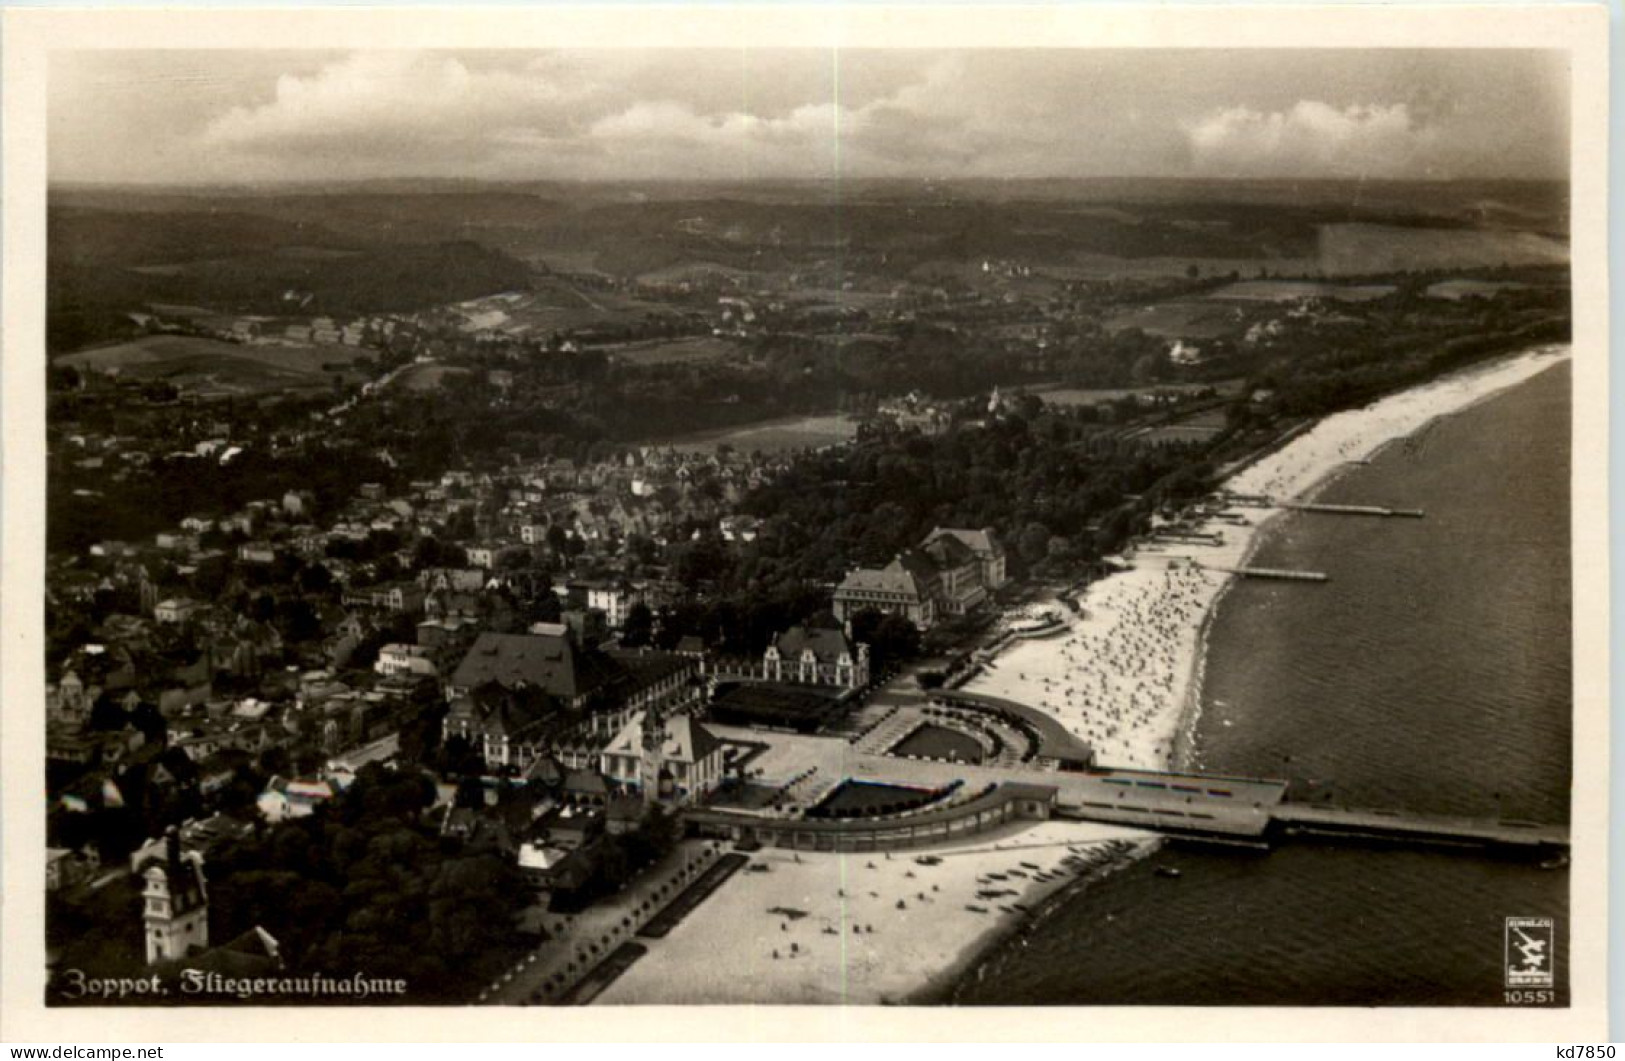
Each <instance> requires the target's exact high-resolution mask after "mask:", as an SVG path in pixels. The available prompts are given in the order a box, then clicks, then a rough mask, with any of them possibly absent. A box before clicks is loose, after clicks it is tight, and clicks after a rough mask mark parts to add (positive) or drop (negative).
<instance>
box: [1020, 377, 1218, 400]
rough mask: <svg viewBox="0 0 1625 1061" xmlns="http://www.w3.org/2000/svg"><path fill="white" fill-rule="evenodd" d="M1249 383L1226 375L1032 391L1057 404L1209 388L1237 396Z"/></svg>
mask: <svg viewBox="0 0 1625 1061" xmlns="http://www.w3.org/2000/svg"><path fill="white" fill-rule="evenodd" d="M1245 385H1246V380H1240V379H1226V380H1219V381H1217V382H1215V383H1167V384H1163V385H1162V386H1158V387H1066V386H1053V387H1035V388H1032V393H1033V394H1036V395H1038V396H1039V397H1040V398H1042V399H1044V401H1046V402H1049V403H1050V404H1053V405H1098V404H1100V403H1101V402H1115V401H1118V400H1120V399H1122V398H1133V397H1137V396H1138V395H1141V394H1202V393H1205V392H1206V391H1208V390H1212V391H1213V392H1215V393H1216V394H1219V395H1221V396H1224V397H1233V396H1234V395H1237V394H1240V393H1241V391H1242V388H1243V387H1244V386H1245Z"/></svg>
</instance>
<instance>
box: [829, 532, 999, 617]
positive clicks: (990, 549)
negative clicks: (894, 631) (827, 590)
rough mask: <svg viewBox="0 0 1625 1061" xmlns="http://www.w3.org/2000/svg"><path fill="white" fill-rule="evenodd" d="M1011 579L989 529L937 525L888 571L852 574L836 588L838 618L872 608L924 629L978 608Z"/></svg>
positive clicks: (882, 569) (897, 559) (900, 555)
mask: <svg viewBox="0 0 1625 1061" xmlns="http://www.w3.org/2000/svg"><path fill="white" fill-rule="evenodd" d="M1007 581H1009V579H1008V577H1007V576H1006V574H1005V554H1004V549H1003V547H1002V546H1000V545H999V542H998V539H997V538H996V537H994V534H993V532H992V531H991V530H989V529H986V528H984V529H982V530H961V529H958V528H953V527H936V528H934V529H933V530H932V531H931V533H930V534H928V535H926V536H925V540H924V541H922V542H921V543H920V546H919V547H918V548H917V549H911V550H910V551H908V552H906V553H900V554H899V555H898V556H897V557H896V558H895V559H893V560H892V562H891V563H890V564H888V565H886V566H885V567H881V568H864V567H860V568H857V569H856V570H854V571H852V572H851V573H849V574H848V575H847V576H846V578H845V579H844V580H843V581H842V582H841V584H840V586H839V587H837V588H836V590H835V600H834V610H835V616H836V618H838V619H841V620H842V621H845V620H848V619H850V618H851V617H852V616H854V615H856V614H857V613H858V612H861V611H864V610H866V609H873V610H875V611H879V612H885V613H888V614H891V615H900V616H902V617H903V618H905V619H907V620H909V621H910V622H912V623H913V624H914V625H915V626H917V627H919V628H920V629H921V630H925V629H927V628H929V627H930V626H932V625H933V624H934V623H936V622H937V620H938V619H939V618H941V617H942V616H948V615H964V614H965V613H966V612H969V611H973V610H975V609H976V608H978V607H980V606H981V605H982V604H983V603H985V602H986V601H987V599H988V598H989V597H990V596H991V595H992V593H993V592H994V591H995V590H997V589H998V588H999V587H1001V586H1003V585H1004V584H1005V583H1006V582H1007Z"/></svg>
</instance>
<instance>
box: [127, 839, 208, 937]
mask: <svg viewBox="0 0 1625 1061" xmlns="http://www.w3.org/2000/svg"><path fill="white" fill-rule="evenodd" d="M142 876H143V877H145V878H146V882H147V883H146V888H145V889H144V890H143V891H142V893H141V894H142V899H143V900H144V902H145V904H146V905H145V908H144V910H143V913H142V920H143V921H145V922H146V929H147V964H148V965H153V964H156V963H157V962H162V961H169V960H171V959H175V958H184V957H185V956H186V955H187V954H188V953H189V952H190V951H191V950H192V949H193V948H196V949H198V950H205V949H207V948H208V946H209V897H208V893H207V891H206V890H205V889H204V885H203V860H202V858H200V857H199V856H197V855H190V856H187V855H183V854H182V853H181V834H180V830H179V829H177V828H175V826H173V825H171V826H170V827H169V831H168V832H167V833H166V834H165V836H164V857H163V859H162V860H156V859H155V860H153V861H151V862H149V863H147V866H146V868H145V869H144V870H143V871H142Z"/></svg>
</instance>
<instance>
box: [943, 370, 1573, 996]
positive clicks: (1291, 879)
mask: <svg viewBox="0 0 1625 1061" xmlns="http://www.w3.org/2000/svg"><path fill="white" fill-rule="evenodd" d="M1570 377H1571V371H1570V367H1569V365H1568V363H1567V362H1562V363H1560V364H1558V365H1557V366H1555V367H1553V368H1551V369H1549V370H1547V371H1545V372H1543V373H1541V374H1539V375H1537V376H1535V377H1533V378H1532V379H1530V380H1528V381H1526V382H1524V383H1522V384H1520V385H1518V386H1516V387H1514V388H1511V389H1509V390H1507V391H1503V392H1501V393H1499V394H1497V395H1494V396H1492V397H1490V398H1488V399H1486V400H1484V401H1481V402H1479V403H1478V404H1475V405H1473V406H1471V407H1469V408H1468V409H1465V410H1463V411H1461V412H1459V413H1457V414H1455V415H1452V416H1448V417H1442V418H1440V419H1437V420H1435V421H1433V422H1432V423H1431V424H1430V425H1428V426H1427V427H1425V428H1423V429H1422V430H1420V431H1418V432H1417V433H1415V434H1413V435H1411V436H1410V437H1408V438H1405V439H1402V440H1398V441H1395V442H1393V443H1390V444H1389V445H1388V446H1386V447H1384V448H1383V449H1382V450H1381V451H1380V452H1379V453H1378V454H1377V455H1376V456H1375V457H1373V459H1372V460H1371V461H1370V462H1369V463H1368V464H1365V465H1357V466H1350V467H1349V468H1348V469H1347V470H1345V471H1343V472H1342V473H1340V474H1338V475H1337V476H1335V477H1334V478H1332V479H1331V480H1329V481H1328V482H1327V483H1325V484H1324V485H1323V486H1322V488H1321V489H1320V492H1319V495H1318V499H1319V500H1323V501H1328V502H1341V503H1347V504H1361V503H1364V504H1379V505H1385V506H1390V507H1398V508H1420V509H1424V510H1425V512H1426V515H1425V518H1423V519H1419V520H1418V519H1403V518H1390V519H1382V518H1372V517H1356V516H1334V515H1323V514H1313V513H1289V514H1284V515H1282V516H1280V517H1278V518H1277V519H1276V520H1274V521H1272V522H1271V524H1270V525H1269V526H1268V528H1267V529H1266V530H1265V531H1264V532H1263V534H1264V536H1263V537H1262V539H1261V540H1260V542H1259V545H1258V551H1257V554H1256V556H1255V562H1256V563H1258V564H1260V565H1263V566H1269V567H1282V568H1299V569H1305V570H1314V571H1324V572H1325V573H1327V574H1328V575H1330V576H1331V578H1330V581H1329V582H1326V583H1318V584H1317V583H1290V582H1262V581H1240V582H1238V583H1236V584H1235V585H1233V586H1232V587H1231V588H1230V590H1229V591H1228V592H1227V593H1226V594H1225V595H1224V597H1223V598H1222V599H1221V601H1220V603H1219V605H1218V610H1217V611H1216V612H1215V614H1214V617H1213V622H1212V624H1211V627H1210V631H1209V641H1208V652H1207V657H1206V669H1205V674H1204V679H1203V683H1202V689H1201V692H1200V697H1201V701H1200V702H1201V715H1200V718H1199V720H1198V722H1197V725H1196V729H1195V735H1194V739H1193V743H1192V747H1191V752H1190V754H1191V758H1190V760H1189V764H1190V765H1192V766H1194V767H1198V768H1201V769H1205V770H1211V771H1217V772H1230V773H1238V774H1245V775H1250V776H1269V777H1280V778H1285V779H1287V780H1289V781H1290V783H1291V789H1290V792H1291V798H1293V799H1309V800H1321V799H1327V800H1335V801H1337V802H1341V803H1346V804H1350V805H1360V806H1366V807H1374V808H1387V809H1393V810H1398V811H1406V810H1410V811H1417V812H1435V813H1442V814H1465V815H1475V816H1484V817H1495V816H1501V817H1504V818H1507V819H1520V820H1527V821H1535V822H1542V823H1552V822H1562V823H1566V822H1567V821H1568V820H1569V797H1570V782H1571V777H1572V767H1573V764H1572V751H1571V735H1572V716H1573V697H1572V681H1571V678H1572V671H1571V668H1572V649H1571V642H1572V631H1571V620H1570V600H1571V574H1572V573H1571V570H1570V559H1569V555H1570V554H1569V533H1570V531H1569V466H1570V446H1569V438H1570V436H1569V425H1570ZM1159 869H1161V870H1162V872H1161V873H1159V872H1158V870H1159ZM1172 869H1177V870H1178V871H1179V873H1178V875H1177V876H1175V875H1173V874H1171V873H1170V872H1169V871H1170V870H1172ZM1568 910H1569V871H1568V869H1567V868H1566V867H1565V866H1550V864H1548V866H1547V867H1544V868H1543V866H1542V865H1541V864H1540V863H1538V862H1535V861H1528V860H1521V859H1513V858H1502V857H1495V856H1493V855H1489V854H1486V853H1484V852H1482V851H1479V850H1473V849H1421V848H1407V847H1384V846H1378V845H1368V846H1360V845H1357V844H1352V843H1332V842H1326V841H1312V840H1307V839H1293V840H1290V841H1288V842H1284V843H1282V844H1279V845H1277V846H1276V847H1275V848H1274V849H1273V850H1270V851H1268V852H1255V851H1250V850H1245V849H1236V850H1229V849H1218V848H1212V847H1198V846H1193V845H1185V844H1167V845H1164V846H1163V847H1161V848H1160V849H1159V850H1158V851H1157V852H1156V853H1155V854H1154V855H1152V856H1150V857H1149V858H1146V859H1143V860H1140V861H1138V862H1135V863H1132V864H1130V865H1129V866H1127V867H1126V868H1124V869H1122V870H1120V871H1118V872H1117V873H1115V874H1113V875H1111V876H1108V877H1106V878H1104V879H1103V880H1100V881H1097V882H1093V883H1091V884H1089V885H1088V886H1087V887H1085V888H1084V889H1082V890H1081V891H1079V892H1077V893H1076V894H1074V895H1072V896H1071V897H1069V898H1068V899H1067V900H1066V901H1065V902H1064V903H1062V904H1061V905H1060V906H1059V907H1058V908H1057V909H1055V910H1054V911H1053V912H1052V913H1050V914H1049V915H1048V916H1047V917H1046V918H1045V919H1044V920H1042V921H1041V922H1039V923H1038V924H1036V925H1034V926H1032V928H1031V930H1030V931H1028V932H1026V933H1023V934H1021V935H1019V936H1016V937H1012V938H1011V939H1010V940H1009V941H1008V942H1007V943H1005V944H1003V945H1001V947H1000V948H999V949H998V950H996V951H995V952H994V953H992V954H991V955H989V956H988V957H987V958H986V959H985V960H984V961H983V962H981V963H980V965H979V966H978V967H976V968H974V969H972V970H971V971H970V972H969V973H968V975H967V976H966V978H965V979H964V981H963V982H962V983H961V984H960V985H959V986H958V989H957V992H956V994H955V996H954V998H955V1001H957V1002H959V1003H962V1004H1003V1005H1046V1004H1056V1005H1062V1004H1064V1005H1292V1006H1315V1005H1323V1006H1373V1005H1380V1006H1444V1005H1450V1006H1498V1005H1503V1004H1505V997H1504V990H1505V987H1504V976H1505V968H1504V966H1505V962H1506V930H1505V920H1506V918H1508V917H1551V918H1554V919H1555V926H1556V936H1557V945H1556V959H1557V960H1556V992H1555V994H1554V997H1553V1000H1552V1003H1553V1004H1555V1005H1565V1004H1567V1000H1568V983H1567V975H1566V973H1567V952H1568V945H1567V944H1568Z"/></svg>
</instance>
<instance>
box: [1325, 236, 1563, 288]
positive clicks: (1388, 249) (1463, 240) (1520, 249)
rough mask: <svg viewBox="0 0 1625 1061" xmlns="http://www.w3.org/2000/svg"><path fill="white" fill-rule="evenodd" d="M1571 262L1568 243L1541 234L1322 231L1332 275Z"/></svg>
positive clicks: (1327, 268)
mask: <svg viewBox="0 0 1625 1061" xmlns="http://www.w3.org/2000/svg"><path fill="white" fill-rule="evenodd" d="M1568 260H1569V249H1568V246H1567V244H1566V243H1564V242H1562V241H1559V240H1556V239H1553V238H1552V237H1550V236H1544V235H1541V234H1539V233H1536V232H1514V231H1509V230H1499V229H1496V230H1486V229H1461V228H1405V227H1401V226H1397V225H1368V224H1347V225H1322V226H1321V228H1320V268H1321V269H1322V270H1323V271H1324V272H1326V273H1327V274H1329V275H1333V276H1351V275H1359V274H1362V273H1386V272H1398V271H1401V270H1405V269H1473V268H1481V267H1484V266H1494V265H1560V264H1562V263H1564V262H1566V261H1568Z"/></svg>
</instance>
